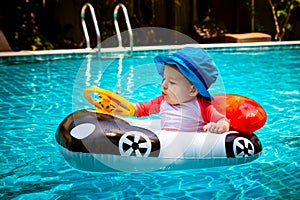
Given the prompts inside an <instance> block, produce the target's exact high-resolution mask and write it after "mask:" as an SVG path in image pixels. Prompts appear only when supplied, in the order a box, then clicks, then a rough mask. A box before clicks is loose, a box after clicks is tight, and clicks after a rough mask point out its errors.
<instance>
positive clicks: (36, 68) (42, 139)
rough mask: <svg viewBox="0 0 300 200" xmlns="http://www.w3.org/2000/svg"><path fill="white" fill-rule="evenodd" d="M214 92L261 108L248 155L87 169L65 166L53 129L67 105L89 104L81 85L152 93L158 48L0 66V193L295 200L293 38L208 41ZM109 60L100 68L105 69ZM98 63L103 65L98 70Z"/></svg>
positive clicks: (297, 99) (140, 96) (299, 175)
mask: <svg viewBox="0 0 300 200" xmlns="http://www.w3.org/2000/svg"><path fill="white" fill-rule="evenodd" d="M207 51H208V52H209V53H210V55H211V56H212V58H213V59H214V61H215V62H216V64H217V66H218V68H219V70H220V74H221V77H222V81H223V84H224V88H223V89H224V90H225V91H226V92H227V93H235V94H241V95H244V96H248V97H250V98H252V99H254V100H256V101H257V102H258V103H260V104H261V105H262V106H263V107H264V108H265V110H266V112H267V114H268V119H267V122H266V124H265V126H264V127H263V128H262V129H260V130H258V131H256V135H257V136H258V137H259V138H260V140H261V142H262V145H263V152H262V155H261V157H260V158H258V159H257V160H255V161H253V162H250V163H246V164H243V165H236V166H229V167H228V166H227V167H216V168H207V169H195V170H182V171H168V172H147V173H126V172H121V173H88V172H82V171H78V170H76V169H74V168H71V167H70V166H68V165H67V164H66V162H65V161H64V158H63V156H62V155H61V154H60V152H59V151H58V146H57V144H56V141H55V131H56V128H57V127H58V125H59V124H60V122H61V121H62V120H63V119H64V118H65V117H66V116H67V115H68V114H70V113H71V112H73V111H75V110H76V109H79V108H83V107H91V106H90V105H89V104H88V103H87V102H86V101H85V100H84V98H83V97H82V95H81V94H82V89H84V88H86V87H89V86H99V87H103V88H106V89H110V90H117V91H119V92H120V93H121V94H122V95H123V96H125V97H126V98H128V99H130V100H131V101H133V102H135V101H140V100H148V99H151V98H152V97H154V96H155V95H158V94H159V93H160V90H159V88H160V81H161V77H159V75H157V73H156V71H155V69H154V68H152V67H153V65H152V64H151V62H152V59H153V57H154V56H155V55H157V54H158V53H162V54H167V53H168V52H166V51H163V52H158V51H155V52H151V51H150V52H148V53H147V54H145V55H135V56H134V57H133V58H124V59H113V60H111V62H109V64H105V63H103V62H102V61H99V60H97V59H79V58H77V59H66V60H55V61H40V62H27V63H25V62H20V63H6V64H5V63H3V64H2V66H0V82H1V85H0V105H1V107H0V128H1V129H2V131H1V135H0V141H1V142H0V179H1V181H0V199H71V198H72V199H164V198H165V199H222V200H223V199H299V198H300V170H299V164H300V163H299V160H300V151H299V147H300V132H299V127H300V123H299V122H300V110H299V109H300V94H299V93H300V88H299V80H300V59H299V55H300V46H297V45H296V46H295V45H293V46H292V45H287V46H282V47H280V48H278V47H277V48H273V47H267V48H266V47H251V48H232V49H226V48H223V49H208V50H207ZM105 62H107V61H105ZM105 66H109V67H105ZM103 67H104V68H103Z"/></svg>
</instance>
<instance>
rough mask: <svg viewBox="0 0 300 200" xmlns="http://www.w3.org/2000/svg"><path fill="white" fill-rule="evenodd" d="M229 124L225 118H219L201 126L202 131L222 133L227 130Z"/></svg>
mask: <svg viewBox="0 0 300 200" xmlns="http://www.w3.org/2000/svg"><path fill="white" fill-rule="evenodd" d="M229 128H230V124H229V122H228V121H226V120H220V121H218V122H217V123H216V122H210V123H208V124H206V125H205V126H203V129H204V131H209V132H212V133H219V134H220V133H224V132H227V131H229Z"/></svg>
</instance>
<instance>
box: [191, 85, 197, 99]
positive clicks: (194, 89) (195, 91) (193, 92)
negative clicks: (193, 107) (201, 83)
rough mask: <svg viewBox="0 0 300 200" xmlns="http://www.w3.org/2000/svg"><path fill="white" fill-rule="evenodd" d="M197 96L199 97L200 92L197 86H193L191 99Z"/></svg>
mask: <svg viewBox="0 0 300 200" xmlns="http://www.w3.org/2000/svg"><path fill="white" fill-rule="evenodd" d="M197 95H198V91H197V89H196V88H195V86H194V85H192V86H191V91H190V96H191V97H195V96H197Z"/></svg>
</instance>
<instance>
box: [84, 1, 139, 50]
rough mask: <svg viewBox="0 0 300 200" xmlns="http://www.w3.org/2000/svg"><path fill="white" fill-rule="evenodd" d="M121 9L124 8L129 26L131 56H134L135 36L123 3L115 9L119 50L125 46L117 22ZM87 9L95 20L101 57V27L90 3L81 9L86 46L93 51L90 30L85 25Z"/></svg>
mask: <svg viewBox="0 0 300 200" xmlns="http://www.w3.org/2000/svg"><path fill="white" fill-rule="evenodd" d="M120 7H121V8H122V10H123V13H124V16H125V21H126V25H127V29H128V34H129V45H130V55H132V52H133V34H132V29H131V25H130V21H129V17H128V12H127V9H126V7H125V6H124V5H123V4H121V3H119V4H118V5H117V6H116V7H115V10H114V25H115V29H116V33H117V38H118V44H119V45H118V48H124V47H123V45H122V37H121V32H120V28H119V23H118V20H117V17H118V11H119V9H120ZM87 8H90V11H91V14H92V18H93V22H94V27H95V30H96V35H97V52H98V55H100V54H101V38H100V30H99V26H98V22H97V18H96V14H95V10H94V8H93V6H92V5H91V4H90V3H86V4H84V5H83V7H82V9H81V23H82V28H83V32H84V36H85V40H86V46H87V49H91V45H90V37H89V33H88V30H87V27H86V23H85V11H86V9H87Z"/></svg>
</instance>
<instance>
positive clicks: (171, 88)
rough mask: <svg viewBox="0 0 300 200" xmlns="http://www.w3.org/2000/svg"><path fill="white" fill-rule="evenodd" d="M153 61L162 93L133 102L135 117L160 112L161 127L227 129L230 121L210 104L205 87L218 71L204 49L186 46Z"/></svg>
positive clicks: (191, 129)
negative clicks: (142, 101) (161, 79)
mask: <svg viewBox="0 0 300 200" xmlns="http://www.w3.org/2000/svg"><path fill="white" fill-rule="evenodd" d="M154 62H155V63H156V66H157V70H158V73H159V74H160V75H161V76H162V77H163V81H162V86H161V90H162V95H160V96H158V97H156V98H154V99H153V100H151V101H149V102H144V103H136V104H134V107H135V115H136V116H137V117H142V116H148V115H151V114H156V113H159V112H160V114H161V127H162V130H172V131H182V132H203V131H209V132H213V133H224V132H226V131H229V128H230V124H229V121H228V120H227V119H226V117H225V116H224V115H222V114H220V113H219V112H218V111H217V110H216V109H215V108H214V107H213V106H212V105H211V100H212V96H211V95H210V94H209V92H208V88H209V87H210V86H211V84H212V83H214V82H215V81H216V79H217V76H218V70H217V68H216V66H215V63H214V62H213V60H212V59H211V57H210V56H209V55H208V54H207V53H206V52H205V51H204V50H202V49H200V48H192V47H186V48H183V49H181V50H179V51H178V52H176V53H174V54H173V55H171V56H156V57H155V58H154Z"/></svg>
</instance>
